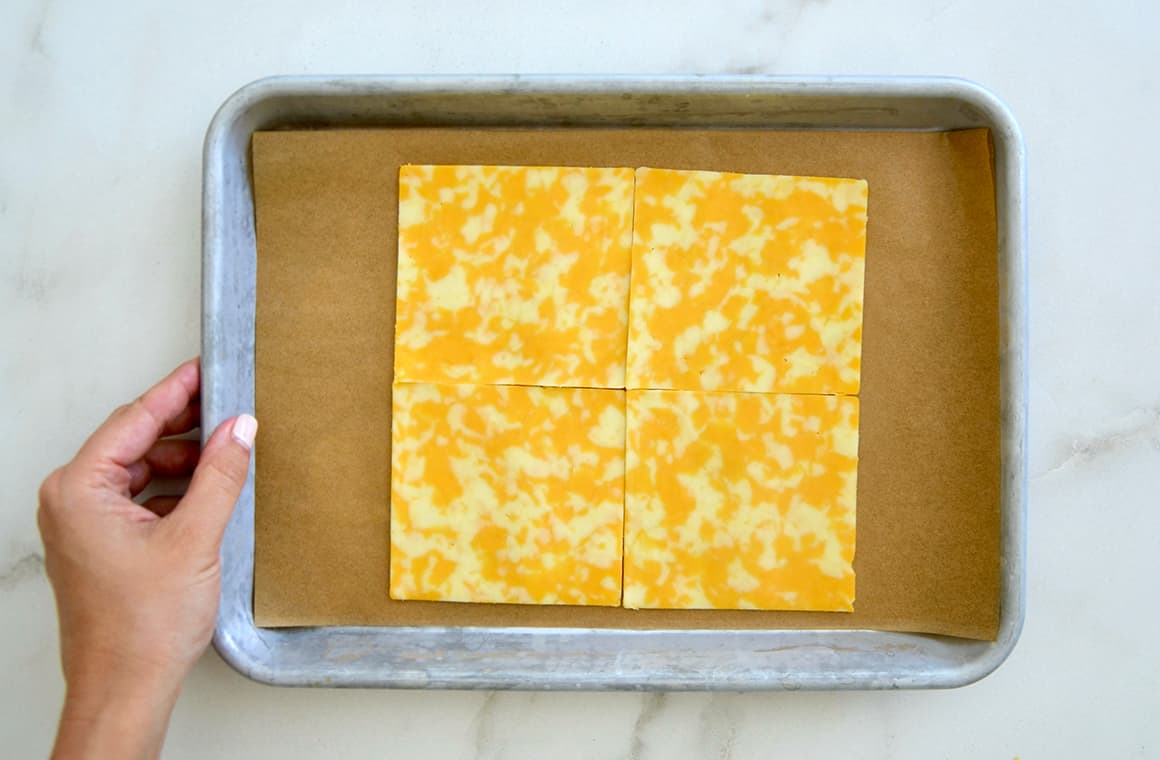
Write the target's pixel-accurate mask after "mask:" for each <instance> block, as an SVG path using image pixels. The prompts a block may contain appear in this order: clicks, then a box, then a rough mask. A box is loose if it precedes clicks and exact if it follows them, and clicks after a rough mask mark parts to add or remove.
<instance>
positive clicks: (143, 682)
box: [53, 668, 181, 758]
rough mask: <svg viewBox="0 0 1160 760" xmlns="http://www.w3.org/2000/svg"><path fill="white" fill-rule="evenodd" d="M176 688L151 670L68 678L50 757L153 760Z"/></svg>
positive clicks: (177, 681) (95, 672) (175, 683)
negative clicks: (57, 730)
mask: <svg viewBox="0 0 1160 760" xmlns="http://www.w3.org/2000/svg"><path fill="white" fill-rule="evenodd" d="M180 689H181V681H180V679H172V678H170V677H168V676H167V675H165V674H164V673H159V672H155V671H154V672H149V671H141V670H138V669H130V668H126V669H124V670H121V671H118V672H116V673H112V672H109V671H103V672H102V671H99V670H93V671H88V672H84V673H83V674H82V673H75V672H74V673H72V674H70V677H69V678H68V683H67V686H66V690H65V701H64V708H63V710H62V712H61V720H60V733H59V735H58V736H57V742H56V750H55V751H54V753H53V757H54V758H71V757H84V758H89V757H92V758H102V757H117V758H121V757H124V758H153V757H157V756H158V755H159V753H160V751H161V745H162V742H163V741H164V738H165V732H166V729H167V727H168V725H169V717H170V715H171V713H172V712H173V707H174V705H175V704H176V702H177V696H178V694H179V693H180Z"/></svg>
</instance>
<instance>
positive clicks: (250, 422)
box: [230, 414, 258, 449]
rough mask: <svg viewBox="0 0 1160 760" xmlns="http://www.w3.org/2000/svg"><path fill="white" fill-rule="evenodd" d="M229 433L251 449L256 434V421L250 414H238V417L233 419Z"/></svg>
mask: <svg viewBox="0 0 1160 760" xmlns="http://www.w3.org/2000/svg"><path fill="white" fill-rule="evenodd" d="M230 435H232V436H233V437H234V440H235V441H237V442H238V443H240V444H242V445H243V446H245V447H246V448H247V449H252V448H253V447H254V437H255V436H256V435H258V421H257V420H256V419H254V418H253V417H252V416H251V415H248V414H239V415H238V418H237V419H236V420H234V427H233V430H231V431H230Z"/></svg>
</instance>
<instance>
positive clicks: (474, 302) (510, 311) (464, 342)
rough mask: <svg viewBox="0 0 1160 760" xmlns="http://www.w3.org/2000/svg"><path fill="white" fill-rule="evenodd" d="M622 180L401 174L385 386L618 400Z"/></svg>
mask: <svg viewBox="0 0 1160 760" xmlns="http://www.w3.org/2000/svg"><path fill="white" fill-rule="evenodd" d="M632 192H633V173H632V170H631V169H588V168H569V167H531V166H528V167H522V166H404V167H402V168H401V169H400V170H399V266H398V284H397V317H396V326H395V379H396V380H397V381H400V382H443V383H490V384H517V385H552V386H582V387H593V388H623V387H624V363H625V348H626V344H627V333H628V269H629V252H630V249H631V242H632Z"/></svg>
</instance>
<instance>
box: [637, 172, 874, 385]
mask: <svg viewBox="0 0 1160 760" xmlns="http://www.w3.org/2000/svg"><path fill="white" fill-rule="evenodd" d="M866 201H867V186H866V182H864V181H863V180H855V179H832V178H825V177H781V176H771V175H750V174H728V173H721V172H704V171H672V170H667V169H638V170H637V172H636V197H635V218H634V222H633V246H632V283H631V287H630V306H629V312H630V317H629V319H630V324H629V344H628V374H627V384H628V387H629V388H652V389H675V390H720V391H754V392H763V393H765V392H779V393H846V394H856V393H857V392H858V386H859V378H860V369H861V357H862V286H863V266H864V262H865V249H866Z"/></svg>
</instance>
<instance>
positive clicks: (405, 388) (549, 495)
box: [390, 384, 625, 606]
mask: <svg viewBox="0 0 1160 760" xmlns="http://www.w3.org/2000/svg"><path fill="white" fill-rule="evenodd" d="M393 392H394V400H393V404H392V407H393V415H394V418H393V420H392V425H391V445H392V452H391V541H390V545H391V550H390V551H391V554H390V595H391V598H392V599H428V600H437V601H447V602H493V603H524V604H588V605H609V606H615V605H618V604H620V588H621V541H622V536H623V520H624V434H625V428H624V391H614V390H602V389H581V388H528V387H521V386H467V385H459V386H448V385H435V384H416V385H410V384H406V385H403V384H397V385H395V386H394V388H393Z"/></svg>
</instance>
